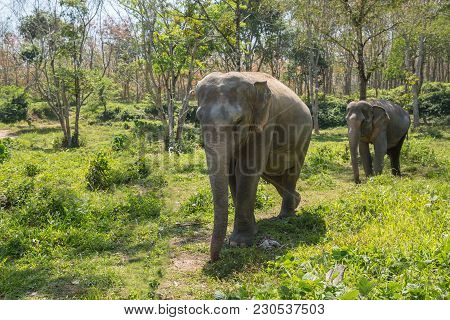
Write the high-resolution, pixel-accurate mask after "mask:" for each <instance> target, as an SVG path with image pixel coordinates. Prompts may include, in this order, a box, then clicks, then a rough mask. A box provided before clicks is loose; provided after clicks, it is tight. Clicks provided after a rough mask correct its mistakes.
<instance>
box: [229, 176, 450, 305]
mask: <svg viewBox="0 0 450 320" xmlns="http://www.w3.org/2000/svg"><path fill="white" fill-rule="evenodd" d="M446 192H448V186H437V185H434V186H432V187H431V186H426V187H424V186H423V185H422V183H421V182H412V181H403V182H401V183H396V185H395V186H394V185H392V178H391V177H389V178H387V177H379V178H377V179H374V180H373V181H371V182H370V183H368V184H367V185H365V186H361V187H360V188H358V190H355V191H353V192H351V193H349V194H347V195H346V196H345V197H343V198H342V199H339V200H336V201H333V202H331V203H329V205H325V206H324V205H322V204H320V205H318V206H315V207H312V208H308V209H304V210H308V211H309V212H315V214H318V215H320V216H321V217H324V219H326V224H327V229H328V237H329V238H330V239H333V242H334V243H342V241H344V239H346V240H345V242H346V243H347V245H346V246H340V247H329V246H327V249H326V250H325V251H324V252H321V253H317V255H311V253H303V252H302V251H303V250H304V248H300V249H296V248H293V249H292V250H289V251H288V252H287V253H285V254H282V255H281V256H278V257H277V258H276V259H275V260H274V261H269V262H268V263H267V266H266V269H265V271H264V272H263V273H262V274H264V275H265V279H261V281H258V280H256V281H255V282H253V285H252V287H249V286H248V285H247V286H245V287H242V288H240V289H239V290H240V291H239V293H231V295H234V296H235V297H236V296H238V297H240V298H243V299H248V298H253V299H336V298H340V299H357V298H361V299H367V298H368V299H446V298H447V297H448V291H447V288H448V287H447V285H446V284H445V276H444V274H445V271H444V270H445V269H446V268H447V267H448V260H445V259H446V257H448V254H449V251H448V243H449V242H448V239H446V237H444V238H441V236H442V235H444V234H445V233H446V231H448V226H447V222H446V219H447V218H446V216H447V215H446V214H444V212H445V211H446V209H447V204H446V201H445V194H446ZM442 197H444V198H442ZM413 217H414V222H412V220H411V219H412V218H413ZM372 221H373V222H372ZM425 223H426V224H427V226H425V225H424V224H425ZM379 230H386V232H385V233H380V234H379V236H378V237H379V238H378V239H377V240H372V242H373V243H372V244H371V245H367V244H365V243H364V244H363V243H362V242H361V241H363V242H364V241H369V239H370V237H371V236H370V235H368V233H370V232H377V231H379ZM398 230H402V233H401V234H399V233H398ZM426 230H430V231H429V232H433V233H434V234H435V236H433V237H431V238H433V240H431V238H430V237H428V235H427V234H426V233H427V231H426ZM431 230H433V231H431ZM404 232H408V233H409V234H410V235H415V237H417V238H416V239H414V240H412V241H413V242H414V243H415V244H416V245H415V246H413V247H410V246H409V244H406V243H405V237H406V235H405V234H404ZM425 239H428V240H427V241H426V242H424V240H425ZM410 241H411V240H410ZM429 241H431V242H429ZM338 265H341V266H343V268H344V269H345V271H343V272H342V279H341V280H334V281H332V280H333V279H336V278H338V276H337V277H331V278H328V276H327V274H330V273H331V271H330V270H332V269H333V268H336V266H338ZM256 279H259V278H258V277H257V278H256Z"/></svg>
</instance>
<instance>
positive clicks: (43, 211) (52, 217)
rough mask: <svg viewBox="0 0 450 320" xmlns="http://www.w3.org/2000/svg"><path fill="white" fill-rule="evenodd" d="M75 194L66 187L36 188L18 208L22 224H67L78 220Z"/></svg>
mask: <svg viewBox="0 0 450 320" xmlns="http://www.w3.org/2000/svg"><path fill="white" fill-rule="evenodd" d="M76 200H77V198H76V196H75V194H74V193H73V192H71V190H69V189H68V188H67V186H66V187H64V188H62V187H51V186H43V187H41V188H36V190H35V192H33V194H31V195H30V196H29V198H28V199H27V200H26V203H25V204H24V205H23V206H21V207H20V208H19V209H18V217H19V220H20V221H21V223H22V224H25V225H29V226H43V225H46V224H52V225H61V224H64V225H67V224H72V223H77V222H80V219H81V216H80V212H79V210H77V207H78V206H77V204H76Z"/></svg>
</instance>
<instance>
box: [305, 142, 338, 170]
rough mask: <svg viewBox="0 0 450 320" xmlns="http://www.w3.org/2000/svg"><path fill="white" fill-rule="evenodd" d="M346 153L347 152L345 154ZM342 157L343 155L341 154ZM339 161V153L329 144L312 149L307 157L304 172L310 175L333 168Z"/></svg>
mask: <svg viewBox="0 0 450 320" xmlns="http://www.w3.org/2000/svg"><path fill="white" fill-rule="evenodd" d="M344 155H345V154H344ZM341 157H343V156H342V155H341ZM337 163H338V155H337V154H336V152H335V151H334V150H332V149H331V148H330V147H328V146H321V147H319V148H318V149H316V150H311V151H310V152H309V153H308V156H307V158H306V162H305V167H304V169H303V172H304V173H305V175H307V176H310V175H314V174H319V173H321V172H323V171H328V170H330V169H332V168H333V167H334V166H335V165H336V164H337Z"/></svg>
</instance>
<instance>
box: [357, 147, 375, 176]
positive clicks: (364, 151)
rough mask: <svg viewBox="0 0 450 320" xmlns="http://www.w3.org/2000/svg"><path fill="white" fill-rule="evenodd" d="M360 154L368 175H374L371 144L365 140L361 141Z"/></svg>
mask: <svg viewBox="0 0 450 320" xmlns="http://www.w3.org/2000/svg"><path fill="white" fill-rule="evenodd" d="M359 154H360V157H361V162H362V164H363V167H364V172H365V174H366V177H370V176H373V168H372V156H371V155H370V149H369V144H368V143H365V142H360V143H359Z"/></svg>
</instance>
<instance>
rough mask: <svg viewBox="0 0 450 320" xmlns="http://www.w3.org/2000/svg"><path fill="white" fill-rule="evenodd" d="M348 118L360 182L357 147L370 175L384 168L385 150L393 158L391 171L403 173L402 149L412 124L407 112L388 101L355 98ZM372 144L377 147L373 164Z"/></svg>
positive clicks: (348, 110)
mask: <svg viewBox="0 0 450 320" xmlns="http://www.w3.org/2000/svg"><path fill="white" fill-rule="evenodd" d="M346 120H347V125H348V139H349V142H350V154H351V158H352V168H353V176H354V179H355V182H356V183H360V182H361V181H360V179H359V168H358V147H359V153H360V155H361V162H362V164H363V167H364V172H365V174H366V176H367V177H369V176H372V175H373V174H374V172H375V174H380V173H381V172H382V171H383V163H384V156H385V155H386V153H387V154H388V155H389V158H390V160H391V168H392V174H394V175H400V150H401V148H402V145H403V141H404V140H405V137H406V134H407V133H408V129H409V125H410V119H409V114H408V112H406V111H405V110H403V109H402V108H401V107H400V106H398V105H396V104H395V103H392V102H390V101H387V100H368V101H364V100H361V101H353V102H350V103H349V104H348V106H347V116H346ZM370 143H371V144H373V145H374V150H375V159H374V161H373V167H372V156H371V154H370V149H369V144H370Z"/></svg>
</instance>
